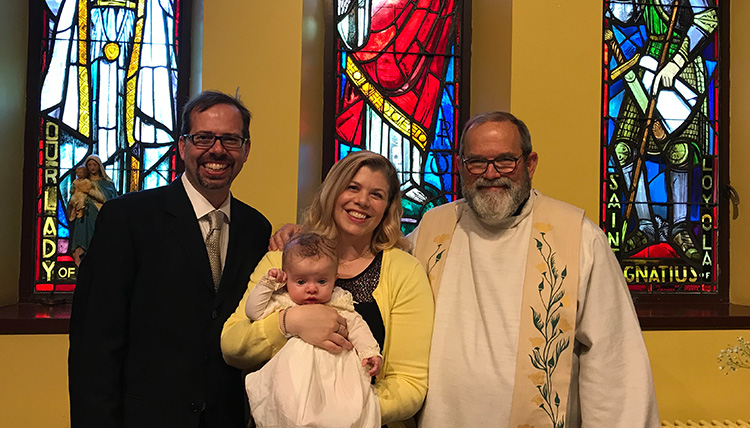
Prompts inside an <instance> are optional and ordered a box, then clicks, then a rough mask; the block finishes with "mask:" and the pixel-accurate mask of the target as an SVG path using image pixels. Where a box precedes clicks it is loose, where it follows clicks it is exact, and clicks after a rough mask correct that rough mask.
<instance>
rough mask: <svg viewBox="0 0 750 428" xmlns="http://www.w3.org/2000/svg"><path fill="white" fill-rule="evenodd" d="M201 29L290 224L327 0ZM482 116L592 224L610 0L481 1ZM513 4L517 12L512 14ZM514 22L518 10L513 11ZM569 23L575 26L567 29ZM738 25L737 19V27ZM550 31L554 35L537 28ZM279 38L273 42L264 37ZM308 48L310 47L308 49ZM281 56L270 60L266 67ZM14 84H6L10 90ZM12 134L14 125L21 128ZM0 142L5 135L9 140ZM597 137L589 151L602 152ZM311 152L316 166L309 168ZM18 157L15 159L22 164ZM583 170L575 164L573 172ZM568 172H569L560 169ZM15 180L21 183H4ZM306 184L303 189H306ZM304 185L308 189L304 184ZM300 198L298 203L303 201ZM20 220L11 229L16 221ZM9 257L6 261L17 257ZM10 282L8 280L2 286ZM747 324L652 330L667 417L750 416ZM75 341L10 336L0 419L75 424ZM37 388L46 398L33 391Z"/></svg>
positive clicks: (737, 264) (5, 110)
mask: <svg viewBox="0 0 750 428" xmlns="http://www.w3.org/2000/svg"><path fill="white" fill-rule="evenodd" d="M12 2H13V3H12V5H11V7H8V6H6V7H5V8H4V11H5V13H6V16H8V14H9V13H12V14H14V16H13V17H14V19H10V20H9V21H8V23H9V24H12V26H10V27H9V26H6V27H4V28H3V30H2V31H3V33H2V34H3V37H0V43H2V40H5V39H7V38H8V37H11V39H10V40H13V42H12V43H7V44H2V46H3V49H4V50H3V52H4V53H3V55H6V53H5V52H9V54H10V55H12V56H15V57H17V58H18V64H12V65H8V62H6V63H5V64H6V65H4V66H3V67H2V68H0V87H1V88H2V93H3V94H4V97H3V98H0V112H1V113H2V114H0V129H4V130H5V132H6V134H7V133H10V134H11V135H15V137H14V138H15V139H16V141H21V140H22V138H23V129H22V128H19V127H18V125H16V126H15V127H14V126H13V124H19V123H22V121H23V105H22V104H23V89H22V88H23V79H22V78H19V77H18V76H23V74H24V70H25V59H22V58H21V57H23V56H24V52H25V47H23V45H25V43H26V42H25V34H26V29H25V28H26V4H25V2H24V1H22V0H12ZM206 3H207V4H206V5H205V10H204V19H205V21H204V28H203V44H204V46H203V54H204V55H203V57H202V61H199V65H200V67H202V69H203V76H202V85H198V87H201V86H202V88H204V89H209V88H213V89H220V90H224V91H227V92H231V93H233V92H234V91H235V89H236V88H237V87H239V92H240V94H241V95H242V98H243V100H244V101H245V103H246V104H247V105H248V107H249V108H250V109H251V111H253V113H254V115H255V119H254V121H253V124H252V126H251V134H252V138H253V147H252V150H251V152H250V161H249V162H248V164H247V165H246V166H245V169H244V170H243V172H242V174H241V175H240V177H239V178H238V180H237V182H236V183H235V186H234V190H233V191H234V193H235V195H236V196H238V197H240V198H241V199H244V200H246V201H248V202H249V203H251V204H253V205H254V206H256V207H257V208H259V209H260V210H261V211H262V212H264V213H265V214H266V215H267V216H268V217H269V219H270V220H271V221H272V223H273V224H274V226H275V227H277V226H279V225H280V224H282V223H284V222H288V221H294V220H295V218H296V214H297V211H298V206H304V205H305V204H306V200H309V193H310V192H311V190H310V189H311V188H314V185H311V183H314V182H316V181H317V180H319V171H317V170H316V169H315V168H314V167H309V165H316V164H319V162H320V161H319V159H320V158H319V156H320V144H321V143H320V142H321V140H322V136H321V133H322V131H321V130H322V125H321V124H320V117H321V112H322V101H321V99H320V94H322V85H321V84H320V82H321V79H322V54H321V49H322V33H321V31H322V16H323V15H322V10H323V9H322V7H323V6H322V5H323V4H324V0H305V1H304V4H303V2H302V0H286V1H282V2H256V1H253V2H247V1H243V0H224V1H222V2H206ZM473 3H474V5H473V8H474V11H473V12H474V24H473V27H474V28H473V35H474V41H473V42H474V44H473V56H472V94H471V95H472V105H471V111H472V113H476V112H479V111H485V110H490V109H507V108H510V109H511V110H512V111H513V112H514V113H516V114H517V115H518V116H519V117H521V118H522V119H524V120H525V121H526V122H527V123H528V124H529V127H530V128H531V131H532V134H533V138H534V146H535V149H536V150H537V151H538V152H539V153H540V167H539V169H538V170H537V175H536V176H535V185H536V186H537V187H538V188H540V189H542V190H543V191H544V192H546V193H547V194H550V195H552V196H555V197H558V198H561V199H565V200H567V201H569V202H571V203H573V204H576V205H579V206H581V207H583V208H585V209H586V210H587V212H588V215H589V216H590V218H592V219H593V220H596V216H597V215H598V205H597V201H598V193H597V185H596V183H597V181H598V173H599V151H598V148H597V147H598V144H599V115H600V107H599V98H600V84H599V79H600V72H599V61H600V55H601V44H600V41H599V40H600V37H601V24H600V22H601V21H600V16H601V2H599V1H593V0H586V1H559V0H556V1H553V0H537V1H534V2H528V1H516V2H511V0H474V2H473ZM507 14H511V15H507ZM511 18H512V19H511ZM749 19H750V2H746V1H735V2H733V4H732V21H733V22H734V23H735V27H734V29H733V33H732V55H731V61H732V66H733V67H732V69H733V70H747V69H748V67H750V52H748V49H750V48H749V47H748V43H747V41H746V40H743V38H742V37H743V35H741V34H740V32H741V30H742V28H743V25H741V23H742V22H743V21H744V22H747V21H748V20H749ZM571 23H572V24H573V25H571ZM738 23H740V24H738ZM541 29H544V31H541ZM273 39H276V40H279V42H276V43H273V44H271V45H270V46H269V44H267V43H265V41H267V40H273ZM303 49H304V50H303ZM269 62H270V63H273V64H275V66H273V67H268V66H267V64H268V63H269ZM742 74H746V73H745V72H744V71H742V72H734V73H732V76H733V77H734V80H733V81H732V94H733V97H732V104H731V118H732V128H731V141H732V148H731V154H732V163H731V167H732V184H733V185H734V186H735V187H736V188H737V190H738V191H739V192H740V194H741V195H747V194H748V193H749V192H750V169H749V168H746V167H745V165H744V164H743V162H744V160H746V159H750V153H748V151H750V147H748V144H744V143H743V142H746V141H748V140H750V131H748V127H747V125H746V123H747V118H748V117H750V111H749V110H750V105H748V104H747V103H746V102H745V100H747V99H748V97H750V84H748V83H747V82H746V79H743V76H742ZM5 94H8V96H6V95H5ZM14 133H15V134H14ZM4 141H8V139H7V138H6V139H5V140H4ZM592 147H593V149H592ZM0 154H1V155H2V156H3V158H4V159H8V158H9V159H20V156H21V151H20V149H19V148H18V147H17V146H13V145H11V144H1V143H0ZM305 162H307V164H305ZM19 163H20V161H16V162H12V163H11V164H19ZM573 172H575V173H573ZM0 174H2V176H1V177H2V178H1V179H2V180H3V181H2V182H3V183H6V187H10V188H9V189H7V190H8V191H9V193H5V194H4V200H9V199H8V198H7V197H5V195H10V200H14V198H15V200H17V203H11V204H3V205H2V206H0V225H3V224H4V225H6V226H4V227H6V228H7V229H0V240H2V242H3V243H7V242H10V243H11V245H3V246H0V252H2V253H1V254H0V255H1V256H2V257H0V263H10V264H8V265H5V264H0V272H2V273H4V277H5V278H16V277H17V275H18V266H17V264H18V251H17V248H19V246H20V233H19V231H18V228H17V225H18V224H20V187H21V184H20V176H17V175H15V174H14V173H9V170H8V169H4V170H2V172H0ZM561 178H562V179H561ZM7 183H11V185H10V186H7ZM298 184H299V185H300V186H299V189H300V190H299V192H298V190H297V189H298ZM298 193H299V194H298ZM298 200H299V203H298ZM749 219H750V217H749V216H748V214H745V215H744V216H743V217H740V218H739V219H737V220H735V221H733V223H732V243H731V250H732V253H733V254H736V255H742V254H745V253H747V252H748V250H750V224H748V222H750V220H749ZM9 225H10V226H9ZM8 260H9V261H8ZM742 262H743V259H742V258H741V257H735V258H734V260H733V262H732V265H731V269H732V277H733V278H735V279H737V280H736V281H735V283H734V284H733V285H732V299H733V301H734V302H736V303H744V304H750V284H748V283H747V282H746V281H741V280H740V279H741V278H747V277H748V273H750V272H749V270H750V266H748V264H747V263H744V265H743V264H742ZM5 284H7V285H5ZM5 284H0V302H1V301H2V298H3V296H4V295H6V294H8V293H10V294H14V293H15V291H14V290H16V286H15V284H14V281H6V282H5ZM749 328H750V326H749ZM738 335H743V336H745V337H746V338H748V337H750V330H742V331H658V332H646V333H645V334H644V336H645V339H646V345H647V347H648V349H649V355H650V357H651V361H652V367H653V371H654V381H655V384H656V390H657V397H658V400H659V410H660V413H661V416H662V418H663V419H668V420H674V419H678V418H680V419H687V418H692V419H700V418H703V419H709V420H710V419H715V418H722V419H723V418H731V419H736V418H743V419H750V414H748V412H747V408H748V393H747V385H748V384H750V383H749V381H750V371H743V372H737V373H733V374H729V375H726V376H725V375H723V374H721V373H720V372H719V370H718V368H717V362H716V355H717V354H718V352H719V350H720V349H722V348H724V347H726V346H728V345H730V344H734V343H736V337H737V336H738ZM66 354H67V337H65V336H62V335H55V336H46V335H39V336H0V415H2V418H3V422H2V425H3V426H7V427H9V428H25V427H30V426H47V427H51V428H64V427H67V426H69V425H68V411H67V407H68V399H67V388H66V382H67V379H66ZM34 397H38V398H34Z"/></svg>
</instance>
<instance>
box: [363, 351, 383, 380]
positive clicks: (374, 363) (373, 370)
mask: <svg viewBox="0 0 750 428" xmlns="http://www.w3.org/2000/svg"><path fill="white" fill-rule="evenodd" d="M382 365H383V357H381V356H379V355H375V356H374V357H370V358H365V359H364V360H362V367H370V369H369V370H368V371H367V373H368V374H369V375H370V376H377V375H379V374H380V367H381V366H382Z"/></svg>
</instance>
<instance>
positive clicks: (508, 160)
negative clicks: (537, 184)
mask: <svg viewBox="0 0 750 428" xmlns="http://www.w3.org/2000/svg"><path fill="white" fill-rule="evenodd" d="M523 156H524V155H521V156H519V157H517V158H514V157H499V158H494V159H486V158H473V157H472V158H468V159H467V158H465V157H463V156H461V162H463V163H464V165H465V166H466V169H467V170H469V172H470V173H472V174H474V175H482V174H484V173H485V172H487V168H488V167H489V166H490V164H492V166H493V167H494V168H495V171H497V172H498V173H500V174H505V175H508V174H512V173H513V172H514V171H515V170H516V168H518V161H519V160H520V159H521V158H522V157H523Z"/></svg>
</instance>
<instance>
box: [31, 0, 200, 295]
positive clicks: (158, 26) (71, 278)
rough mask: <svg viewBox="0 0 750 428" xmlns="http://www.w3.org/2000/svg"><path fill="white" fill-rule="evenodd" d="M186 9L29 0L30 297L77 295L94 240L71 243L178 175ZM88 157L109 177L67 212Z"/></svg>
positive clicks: (96, 0)
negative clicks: (106, 212)
mask: <svg viewBox="0 0 750 428" xmlns="http://www.w3.org/2000/svg"><path fill="white" fill-rule="evenodd" d="M183 9H188V10H189V6H187V5H186V1H185V0H36V1H33V2H31V6H30V11H31V12H30V16H31V25H30V26H29V28H30V33H31V34H30V37H29V58H30V61H29V64H30V66H29V81H30V82H31V83H30V85H29V96H28V99H29V102H28V107H27V108H28V112H27V117H28V121H29V123H31V124H32V125H31V126H30V127H29V128H27V145H29V147H27V149H26V153H27V157H31V158H32V162H33V164H29V163H28V162H27V168H33V170H34V173H33V174H30V175H33V177H34V178H33V184H31V185H30V186H29V187H32V186H33V188H35V189H36V190H35V193H34V195H33V200H32V199H31V198H29V199H28V200H27V201H26V203H27V204H31V205H33V217H34V220H33V226H31V227H29V226H28V225H29V224H30V223H29V222H25V227H26V228H27V230H29V229H31V231H32V233H33V236H34V242H33V250H32V252H33V255H32V257H33V260H34V261H33V281H32V282H33V291H32V293H46V292H53V291H54V292H70V291H72V290H73V288H74V286H75V279H76V270H77V266H76V263H75V262H74V259H73V255H74V251H75V248H74V247H78V246H82V245H87V241H88V240H89V239H90V238H85V237H84V238H80V240H81V242H85V243H84V244H81V243H80V242H79V243H77V244H76V243H75V242H76V241H77V239H78V238H77V236H79V235H80V234H82V233H84V230H85V233H89V234H90V233H91V232H92V231H93V221H94V220H93V216H92V215H91V214H93V212H94V211H98V207H99V206H100V204H101V202H102V199H108V198H111V197H113V196H115V195H121V194H123V193H126V192H130V191H137V190H141V189H147V188H153V187H158V186H161V185H164V184H167V183H168V182H170V181H172V180H173V179H174V178H175V170H176V162H177V159H178V156H177V153H176V151H175V145H174V142H175V141H176V139H177V137H178V131H179V129H178V126H177V122H178V111H177V103H176V102H177V100H178V98H180V99H184V98H185V95H186V93H187V71H188V69H187V68H186V64H185V63H187V62H189V61H186V60H185V58H186V57H185V56H184V55H186V54H187V51H188V49H187V45H186V44H185V43H181V40H188V38H187V28H186V24H187V23H186V22H183V19H182V18H183V17H184V16H185V14H184V13H182V12H183ZM181 55H183V56H182V57H180V56H181ZM29 155H30V156H29ZM91 155H95V156H97V157H98V158H99V159H100V160H101V164H102V165H103V168H104V172H105V174H101V175H102V176H105V177H106V178H108V179H105V178H102V179H101V180H98V181H97V182H95V183H94V186H93V187H95V188H97V189H99V190H101V192H100V194H98V196H95V191H92V192H90V193H86V194H85V195H82V197H83V198H84V199H82V201H85V202H81V203H80V206H76V207H75V208H76V209H75V210H71V207H72V206H73V205H74V203H73V202H75V200H74V199H75V197H72V196H71V194H72V193H73V190H74V189H75V188H76V187H80V186H76V185H75V184H73V182H74V180H76V168H77V167H86V166H88V165H90V164H91V162H86V159H88V158H89V156H91ZM94 163H95V162H94ZM87 164H88V165H87ZM92 168H94V169H99V168H96V167H92ZM79 174H83V175H87V174H86V173H85V171H84V172H80V171H79ZM94 178H96V177H94ZM87 186H88V187H91V186H90V185H87ZM84 187H85V186H84ZM79 190H81V189H79ZM89 202H90V204H89ZM79 208H80V210H79ZM72 211H75V212H72ZM27 212H28V210H27ZM84 218H88V219H89V220H88V222H87V224H86V225H85V226H84V225H83V220H82V219H84ZM27 236H28V235H27ZM113 275H116V272H113Z"/></svg>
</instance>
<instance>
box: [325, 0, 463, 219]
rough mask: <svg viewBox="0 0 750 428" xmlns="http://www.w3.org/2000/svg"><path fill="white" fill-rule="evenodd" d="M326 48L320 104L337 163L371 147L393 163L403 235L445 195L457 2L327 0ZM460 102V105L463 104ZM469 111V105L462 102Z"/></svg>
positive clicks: (458, 35) (449, 184) (457, 93)
mask: <svg viewBox="0 0 750 428" xmlns="http://www.w3.org/2000/svg"><path fill="white" fill-rule="evenodd" d="M333 3H334V4H333V10H332V11H331V13H332V14H333V20H332V22H333V23H334V27H335V28H332V29H329V31H333V32H334V33H335V36H334V37H333V39H334V43H333V46H332V47H331V46H330V45H329V49H332V50H333V51H334V52H335V55H334V57H335V58H334V59H333V60H332V64H329V65H328V66H329V70H330V69H331V68H332V69H333V71H332V72H330V73H327V75H329V76H333V77H332V78H333V79H335V82H333V83H331V82H328V83H327V84H328V88H329V90H331V88H335V89H334V90H335V95H334V96H333V97H330V98H328V101H329V104H333V105H335V107H331V106H327V111H331V110H334V112H333V114H332V115H330V116H329V120H331V118H332V120H331V121H330V122H329V123H330V126H327V127H326V128H328V129H332V130H335V134H334V135H332V136H331V135H328V136H326V142H325V143H324V145H326V146H327V147H329V149H330V146H328V145H332V150H330V152H329V153H330V154H331V157H332V158H333V160H334V161H337V160H339V159H341V158H343V157H345V156H346V155H347V154H348V153H350V152H351V151H356V150H362V149H366V150H371V151H374V152H378V153H380V154H382V155H383V156H385V157H387V158H388V159H390V160H391V162H393V164H394V165H395V166H396V169H397V170H398V172H399V175H400V180H401V183H402V192H403V197H402V204H403V206H404V217H403V221H402V226H403V229H404V231H405V232H409V231H411V230H412V229H413V228H414V227H416V224H417V222H418V221H419V219H420V218H421V216H422V214H423V213H424V212H425V211H426V210H428V209H429V208H431V207H433V206H436V205H439V204H442V203H445V202H449V201H452V200H454V199H455V198H456V197H457V192H458V182H457V175H456V167H457V158H456V153H457V144H458V136H459V135H458V134H459V132H460V129H459V127H460V124H461V123H462V121H461V117H462V112H463V110H462V109H461V104H462V103H463V102H465V99H466V98H465V97H466V96H467V95H468V93H467V88H466V85H465V84H464V83H463V82H462V77H463V75H464V74H465V72H464V69H463V67H466V66H467V64H463V63H462V49H464V47H465V46H467V41H466V40H465V37H464V35H463V34H462V29H463V28H464V25H463V22H462V20H463V19H464V14H463V10H464V7H465V4H466V2H465V1H460V0H336V1H334V2H333ZM467 105H468V104H467ZM466 110H468V108H467V109H466Z"/></svg>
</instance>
